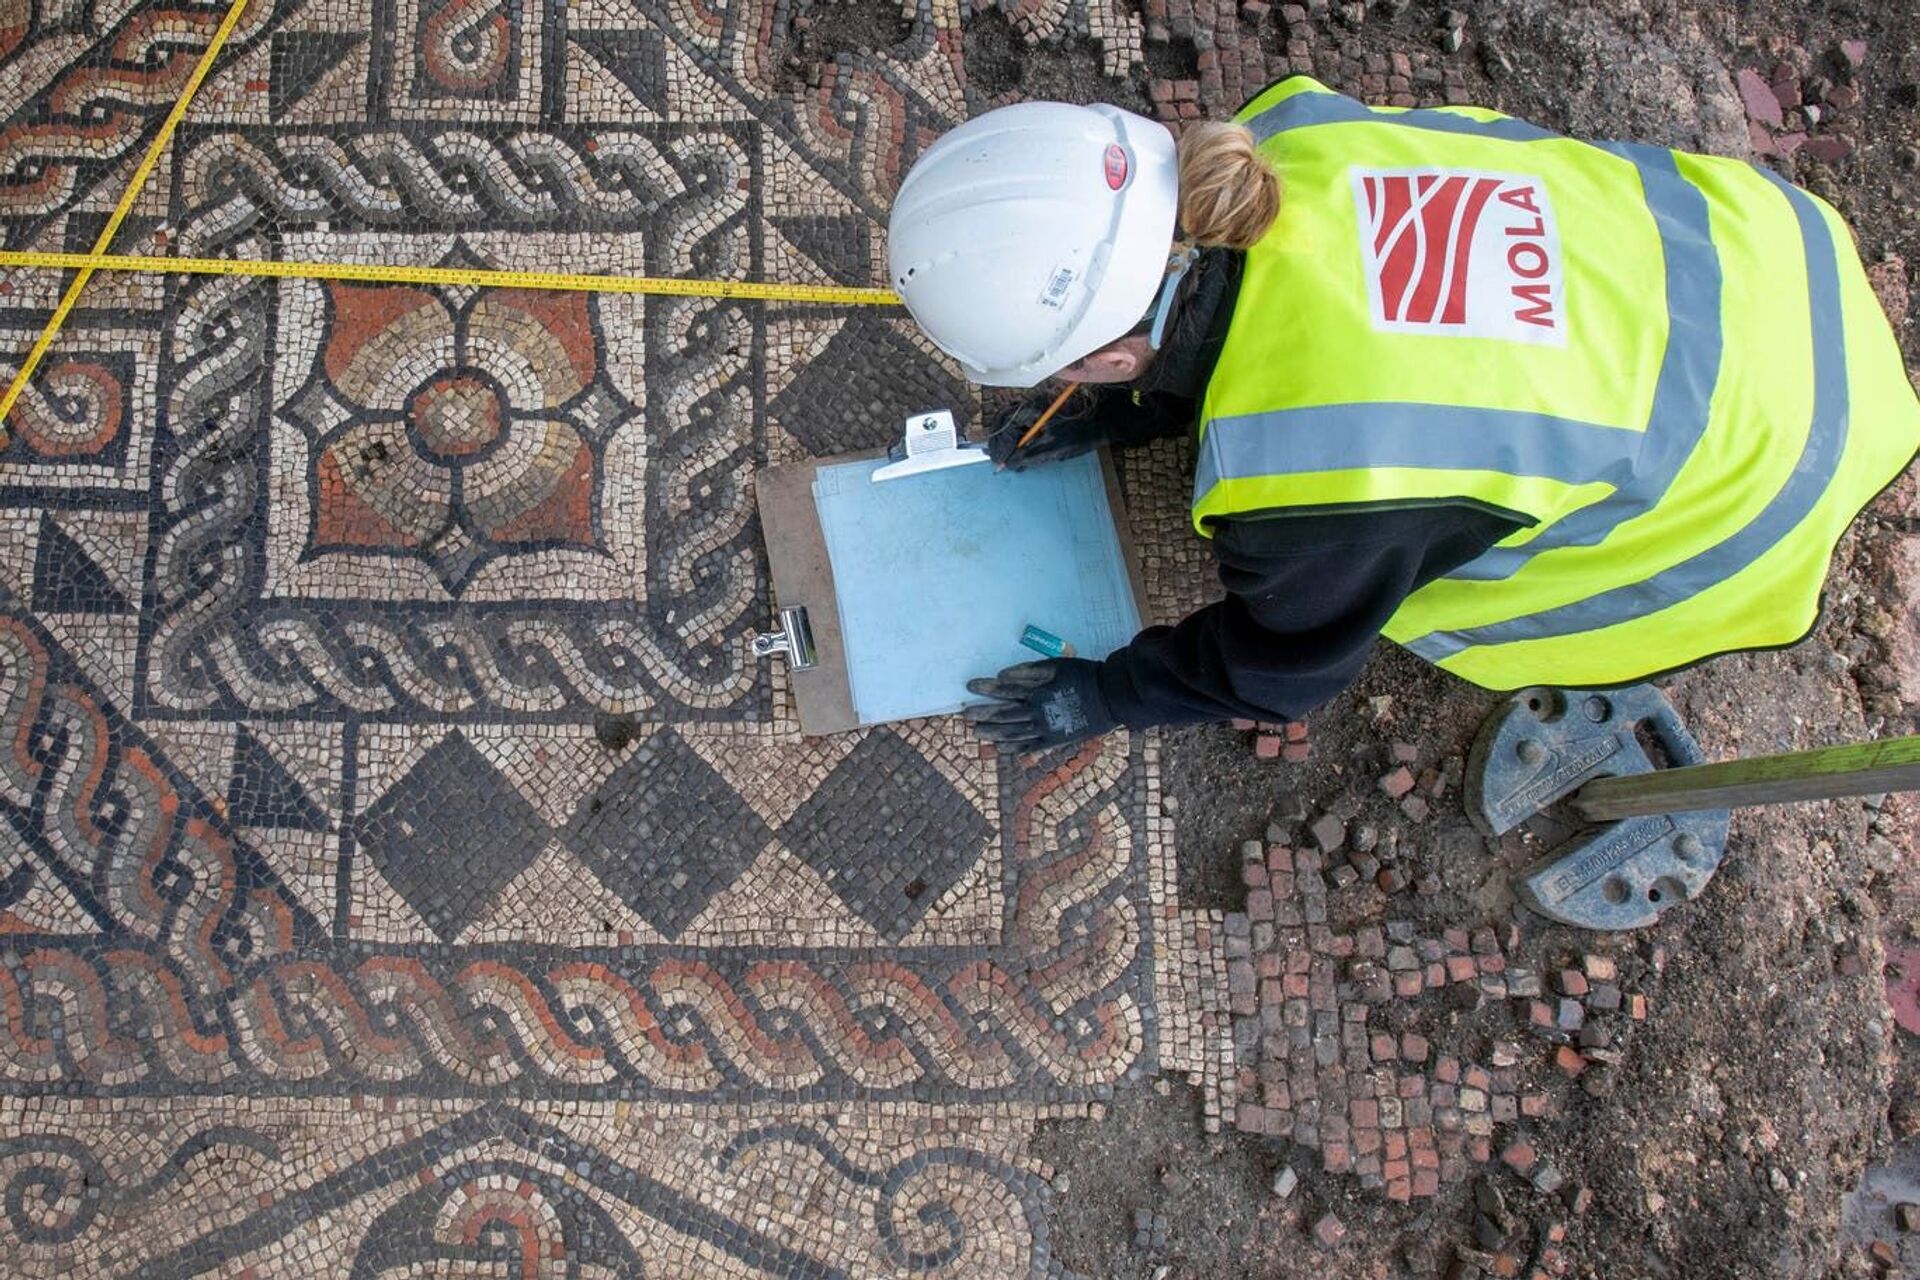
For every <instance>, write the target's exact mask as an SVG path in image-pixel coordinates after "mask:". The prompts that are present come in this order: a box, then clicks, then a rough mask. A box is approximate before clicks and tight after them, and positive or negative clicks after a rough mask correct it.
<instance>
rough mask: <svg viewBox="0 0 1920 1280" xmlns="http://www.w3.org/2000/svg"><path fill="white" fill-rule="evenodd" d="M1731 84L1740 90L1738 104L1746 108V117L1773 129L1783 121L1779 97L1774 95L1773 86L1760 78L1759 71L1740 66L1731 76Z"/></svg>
mask: <svg viewBox="0 0 1920 1280" xmlns="http://www.w3.org/2000/svg"><path fill="white" fill-rule="evenodd" d="M1733 84H1734V88H1736V89H1738V90H1739V91H1740V105H1741V106H1742V107H1744V108H1745V109H1746V113H1747V119H1749V120H1751V121H1753V122H1754V123H1755V124H1761V125H1766V126H1767V127H1769V128H1773V129H1778V128H1779V127H1780V126H1781V125H1782V124H1783V123H1785V118H1784V117H1783V116H1782V115H1781V113H1780V99H1778V98H1776V97H1775V96H1774V93H1773V86H1772V85H1770V84H1768V83H1767V82H1766V81H1765V80H1762V79H1761V78H1760V73H1759V72H1757V71H1752V70H1748V69H1745V68H1742V69H1741V70H1740V71H1739V73H1737V74H1736V75H1735V76H1734V77H1733Z"/></svg>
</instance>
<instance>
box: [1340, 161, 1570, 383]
mask: <svg viewBox="0 0 1920 1280" xmlns="http://www.w3.org/2000/svg"><path fill="white" fill-rule="evenodd" d="M1350 172H1351V175H1352V179H1353V199H1354V204H1355V206H1356V208H1357V209H1358V211H1359V230H1360V252H1361V257H1362V260H1363V261H1364V263H1365V264H1366V278H1367V296H1368V300H1369V302H1370V303H1371V304H1372V309H1373V327H1374V328H1375V329H1379V330H1383V331H1386V332H1390V333H1420V334H1431V335H1439V336H1450V337H1463V338H1504V339H1507V340H1509V341H1513V342H1528V343H1536V344H1545V345H1549V346H1563V345H1565V343H1566V340H1567V315H1566V285H1565V280H1564V276H1563V271H1562V261H1561V256H1560V234H1559V231H1558V229H1557V227H1556V225H1555V222H1554V217H1553V205H1552V203H1551V202H1550V201H1549V200H1548V199H1547V187H1546V184H1545V183H1544V182H1542V181H1541V180H1540V179H1539V178H1537V177H1531V176H1527V175H1523V174H1510V173H1483V172H1477V171H1473V170H1463V169H1353V170H1351V171H1350Z"/></svg>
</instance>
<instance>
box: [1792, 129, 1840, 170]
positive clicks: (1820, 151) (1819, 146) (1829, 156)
mask: <svg viewBox="0 0 1920 1280" xmlns="http://www.w3.org/2000/svg"><path fill="white" fill-rule="evenodd" d="M1800 154H1801V155H1803V156H1812V157H1813V158H1814V159H1815V160H1818V161H1819V162H1820V163H1821V164H1839V163H1840V162H1841V161H1842V160H1845V159H1846V158H1847V157H1848V156H1850V155H1852V154H1853V139H1852V138H1849V137H1847V136H1846V135H1845V134H1841V133H1829V134H1823V135H1821V136H1820V137H1817V138H1808V139H1807V140H1806V141H1805V142H1803V143H1801V144H1800Z"/></svg>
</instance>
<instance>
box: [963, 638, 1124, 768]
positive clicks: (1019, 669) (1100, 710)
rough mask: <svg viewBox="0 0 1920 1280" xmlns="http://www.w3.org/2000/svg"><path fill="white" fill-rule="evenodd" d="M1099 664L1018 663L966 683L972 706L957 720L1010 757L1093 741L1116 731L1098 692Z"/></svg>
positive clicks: (1077, 661)
mask: <svg viewBox="0 0 1920 1280" xmlns="http://www.w3.org/2000/svg"><path fill="white" fill-rule="evenodd" d="M1099 670H1100V664H1099V663H1097V662H1089V661H1087V660H1086V659H1085V658H1047V659H1044V660H1042V661H1040V662H1022V663H1019V664H1017V665H1015V666H1011V667H1008V668H1006V669H1005V670H1003V671H1002V672H1001V673H1000V674H999V675H997V676H985V677H982V678H980V679H977V680H969V681H967V692H968V693H977V694H979V695H980V696H981V697H983V698H992V699H993V701H992V702H976V703H974V704H973V705H971V706H968V707H964V708H962V710H961V714H963V715H964V716H966V718H967V719H968V720H969V721H971V722H972V724H973V730H974V732H975V733H977V734H979V735H980V737H981V738H982V739H983V740H984V741H987V742H997V743H999V744H1000V745H1001V746H1003V747H1005V748H1006V749H1007V750H1009V751H1039V750H1041V749H1042V748H1045V747H1058V746H1064V745H1065V744H1066V743H1069V742H1078V741H1080V740H1081V739H1082V738H1092V737H1097V736H1098V735H1100V734H1103V733H1105V732H1107V731H1108V730H1109V729H1113V728H1115V727H1116V726H1117V724H1118V722H1117V721H1116V720H1115V719H1114V718H1113V713H1112V712H1110V711H1108V710H1107V700H1106V698H1105V697H1104V696H1103V695H1102V694H1101V692H1100V681H1099Z"/></svg>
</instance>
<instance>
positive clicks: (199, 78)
mask: <svg viewBox="0 0 1920 1280" xmlns="http://www.w3.org/2000/svg"><path fill="white" fill-rule="evenodd" d="M246 7H247V0H233V4H232V5H230V6H229V7H228V9H227V16H226V17H224V18H222V19H221V20H220V25H219V27H218V28H217V29H215V31H214V33H213V38H212V39H211V40H209V41H208V42H207V47H206V49H205V50H204V51H203V52H202V53H201V54H200V59H199V61H198V62H196V63H194V64H193V72H192V74H191V75H189V76H188V77H187V84H186V88H184V89H183V90H181V92H180V96H179V97H178V98H176V99H174V103H173V107H172V109H171V110H169V111H168V112H167V118H166V119H165V120H163V121H161V122H160V132H159V133H156V134H155V135H154V137H153V142H152V143H151V144H150V145H149V146H148V147H147V154H146V155H144V156H142V157H141V158H140V165H139V167H138V168H136V169H135V170H134V171H133V180H132V181H131V182H129V183H128V184H127V189H126V191H125V192H124V193H122V195H121V196H120V203H119V204H117V205H115V206H114V209H113V214H112V216H111V217H109V218H108V219H107V225H106V226H104V227H102V228H101V229H100V235H99V237H98V238H97V239H95V240H94V242H93V252H92V253H90V254H79V255H73V256H77V257H81V258H84V259H86V260H87V261H86V262H84V263H82V264H79V266H80V273H79V274H78V275H76V276H75V277H74V278H73V280H72V281H71V282H69V283H68V285H67V290H66V292H65V293H63V294H62V295H61V296H60V305H59V306H57V307H55V308H54V311H53V315H52V316H51V317H50V318H49V319H48V320H47V324H46V328H44V329H42V330H41V331H40V337H39V339H38V340H37V341H36V342H35V343H34V344H33V350H31V351H29V352H28V353H27V359H26V363H24V364H22V365H21V366H20V371H19V372H18V373H17V374H15V375H14V378H13V382H12V384H11V385H10V386H8V387H7V394H6V395H5V397H3V398H0V448H4V447H5V446H6V442H7V435H6V430H5V423H6V420H7V415H8V414H9V413H11V412H13V405H14V401H16V400H18V399H19V398H20V393H21V392H23V391H25V390H26V388H27V380H28V379H30V378H31V377H33V374H34V371H35V370H36V369H38V368H39V367H40V361H41V360H43V359H44V358H45V357H46V354H47V350H48V348H50V347H51V346H53V339H54V336H55V335H56V334H58V333H59V332H60V326H61V325H63V324H65V323H66V322H67V316H68V315H69V314H70V313H71V312H72V311H73V307H74V304H75V303H76V302H78V301H79V300H80V291H81V290H82V289H84V288H86V287H87V281H88V280H91V279H92V278H93V273H94V271H95V270H97V269H98V267H97V266H96V262H97V260H99V259H101V258H102V256H103V255H105V253H106V251H107V247H108V246H109V245H111V244H112V243H113V237H114V236H115V235H116V234H118V232H119V230H120V224H121V223H122V222H125V221H126V219H127V214H128V213H129V212H131V211H132V209H133V204H134V201H136V200H138V199H139V198H140V192H141V189H142V188H144V187H145V186H146V185H147V179H148V177H150V176H151V175H152V173H153V166H154V165H155V164H156V163H158V162H159V159H160V156H161V153H162V152H164V151H165V150H166V149H167V144H168V143H169V142H171V141H173V131H174V130H175V129H177V128H179V127H180V121H181V120H182V119H184V118H185V117H186V114H187V104H188V103H190V102H192V101H193V95H194V94H196V93H198V92H199V91H200V85H201V84H202V83H203V82H204V81H205V80H206V78H207V73H208V72H209V71H211V70H212V69H213V63H214V60H215V59H216V58H218V57H219V56H220V50H221V49H222V48H223V47H224V46H225V45H226V43H227V37H228V36H230V35H232V34H233V29H234V27H235V26H236V25H237V24H238V23H239V21H240V11H241V10H243V9H245V8H246ZM62 256H66V255H62Z"/></svg>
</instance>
